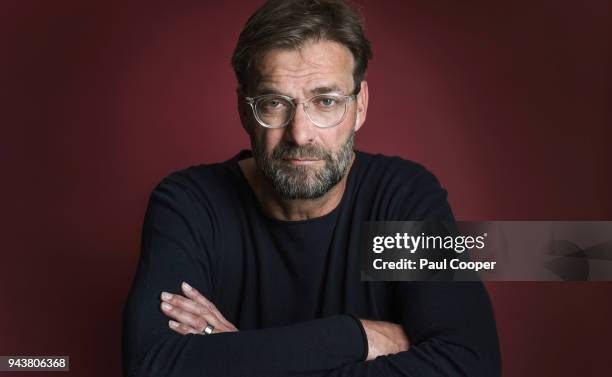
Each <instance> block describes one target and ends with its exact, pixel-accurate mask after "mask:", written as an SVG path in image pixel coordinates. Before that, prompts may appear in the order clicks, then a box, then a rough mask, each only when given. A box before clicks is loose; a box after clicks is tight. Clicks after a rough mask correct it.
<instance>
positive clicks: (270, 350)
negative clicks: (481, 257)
mask: <svg viewBox="0 0 612 377" xmlns="http://www.w3.org/2000/svg"><path fill="white" fill-rule="evenodd" d="M370 57H371V52H370V47H369V43H368V41H367V39H366V38H365V36H364V34H363V30H362V24H361V21H360V18H359V17H358V16H357V15H356V13H355V12H354V11H353V10H352V9H351V8H350V7H348V6H347V5H346V4H344V3H343V2H341V1H331V0H330V1H323V0H319V1H306V0H291V1H270V2H268V3H266V4H265V5H264V6H263V7H261V8H260V9H259V10H258V11H257V12H256V13H255V14H254V15H253V16H252V17H251V18H250V19H249V21H248V22H247V24H246V26H245V29H244V30H243V31H242V33H241V35H240V38H239V40H238V44H237V47H236V49H235V52H234V56H233V59H232V64H233V67H234V70H235V72H236V76H237V78H238V85H239V87H238V91H237V94H238V95H237V101H238V111H239V113H240V118H241V122H242V125H243V127H244V129H245V130H246V132H247V133H248V134H249V136H250V139H251V145H252V152H250V151H243V152H241V153H239V154H238V155H237V156H235V157H234V158H233V159H231V160H229V161H226V162H223V163H218V164H210V165H200V166H195V167H191V168H189V169H186V170H183V171H180V172H177V173H174V174H172V175H170V176H169V177H167V178H166V179H165V180H163V181H162V183H160V185H159V186H158V187H157V188H156V189H155V190H154V192H153V194H152V195H151V199H150V203H149V208H148V211H147V214H146V217H145V222H144V227H143V238H142V254H141V259H140V263H139V266H138V271H137V274H136V277H135V280H134V284H133V287H132V290H131V292H130V296H129V298H128V302H127V305H126V308H125V314H124V315H125V323H124V326H125V327H124V371H125V374H126V375H128V376H468V375H469V376H495V375H499V373H500V371H499V369H500V359H499V349H498V341H497V335H496V329H495V323H494V319H493V315H492V311H491V307H490V303H489V299H488V296H487V294H486V291H485V290H484V288H483V286H482V284H480V283H432V282H429V283H418V282H362V281H361V280H360V257H359V252H358V245H359V236H360V227H361V225H362V223H363V222H364V221H368V220H381V221H382V220H419V219H425V218H428V219H440V220H453V215H452V212H451V209H450V207H449V205H448V203H447V200H446V192H445V190H444V189H442V188H441V187H440V185H439V183H438V181H437V180H436V178H435V177H434V176H433V175H432V174H431V173H429V172H428V171H427V170H425V168H423V167H422V166H421V165H419V164H416V163H413V162H409V161H405V160H402V159H399V158H390V157H386V156H382V155H370V154H367V153H364V152H354V151H353V138H354V134H355V132H356V131H358V130H359V129H360V128H361V127H362V126H363V125H364V122H365V120H366V113H367V108H368V96H369V91H368V85H367V82H366V81H365V80H364V75H365V71H366V68H367V62H368V59H369V58H370Z"/></svg>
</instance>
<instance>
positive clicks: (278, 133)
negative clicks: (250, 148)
mask: <svg viewBox="0 0 612 377" xmlns="http://www.w3.org/2000/svg"><path fill="white" fill-rule="evenodd" d="M255 138H256V140H257V142H258V144H259V146H260V147H261V148H262V149H264V150H265V151H266V152H267V153H270V152H272V150H273V149H274V148H275V147H276V146H277V145H278V144H279V143H280V142H281V140H282V138H283V130H280V129H278V130H275V129H260V130H259V132H257V133H256V135H255Z"/></svg>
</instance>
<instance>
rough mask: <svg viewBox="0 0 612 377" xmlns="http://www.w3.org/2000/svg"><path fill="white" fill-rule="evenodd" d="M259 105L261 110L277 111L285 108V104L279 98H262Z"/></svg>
mask: <svg viewBox="0 0 612 377" xmlns="http://www.w3.org/2000/svg"><path fill="white" fill-rule="evenodd" d="M259 106H260V107H261V109H262V110H263V111H279V110H283V109H285V108H286V106H287V104H286V102H285V101H284V100H281V99H279V98H268V99H264V100H262V101H261V102H260V103H259Z"/></svg>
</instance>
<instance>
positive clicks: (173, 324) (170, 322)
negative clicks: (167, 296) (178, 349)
mask: <svg viewBox="0 0 612 377" xmlns="http://www.w3.org/2000/svg"><path fill="white" fill-rule="evenodd" d="M168 324H169V325H170V327H178V325H179V324H178V322H174V321H173V320H169V321H168Z"/></svg>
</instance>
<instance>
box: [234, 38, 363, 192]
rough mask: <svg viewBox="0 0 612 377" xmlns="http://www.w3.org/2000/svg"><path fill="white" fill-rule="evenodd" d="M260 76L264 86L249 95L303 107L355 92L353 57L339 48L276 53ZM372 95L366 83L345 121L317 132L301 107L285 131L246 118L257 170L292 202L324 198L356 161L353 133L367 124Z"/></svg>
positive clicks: (315, 45)
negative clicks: (293, 100) (284, 99)
mask: <svg viewBox="0 0 612 377" xmlns="http://www.w3.org/2000/svg"><path fill="white" fill-rule="evenodd" d="M258 70H259V77H260V80H259V81H258V82H257V83H256V84H255V85H254V87H253V89H252V90H251V92H250V93H249V95H250V96H252V97H254V96H258V95H262V94H271V93H274V94H283V95H287V96H290V97H293V98H296V99H297V100H298V101H303V100H305V99H308V98H310V97H312V96H314V95H317V94H340V95H350V94H352V92H353V89H354V83H353V56H352V54H351V52H350V51H349V50H348V49H347V48H346V47H344V46H343V45H341V44H338V43H335V42H329V41H318V42H312V43H308V44H306V45H305V46H304V47H302V48H301V49H299V50H272V51H270V52H268V53H267V54H266V55H265V56H264V57H263V58H262V59H261V61H260V64H259V67H258ZM367 94H368V93H367V84H366V83H365V82H363V83H362V90H361V93H360V95H359V97H358V98H357V100H355V101H350V102H349V103H348V106H347V114H346V117H345V118H344V120H343V121H342V122H341V123H340V124H338V125H337V126H335V127H331V128H319V127H317V126H315V125H314V124H313V123H312V122H311V121H310V120H309V119H308V117H307V115H306V113H305V112H304V108H303V105H298V106H297V108H296V112H295V116H294V117H293V120H292V121H291V122H290V123H289V124H288V125H287V126H285V127H284V128H277V129H270V128H265V127H262V126H261V125H259V124H258V123H257V121H256V120H255V118H254V117H253V114H252V113H250V114H248V116H246V117H243V124H244V126H245V128H246V129H247V131H248V132H249V135H250V136H251V146H252V149H253V157H254V159H255V162H256V165H257V167H258V169H259V170H260V171H261V172H262V173H263V175H264V176H265V177H266V179H267V180H268V181H269V182H270V184H271V185H272V187H273V188H274V189H275V190H276V192H277V193H278V194H280V195H281V196H283V197H285V198H290V199H314V198H319V197H321V196H323V195H324V194H325V193H327V192H328V191H329V190H330V189H331V188H332V187H334V186H335V185H336V184H337V183H338V182H339V181H340V180H341V179H342V177H343V176H344V175H345V174H346V172H347V169H348V167H349V166H350V162H351V159H352V157H353V138H354V132H355V131H356V130H357V129H359V128H360V127H361V125H362V124H363V122H364V121H365V110H366V108H367ZM243 109H244V108H243ZM249 111H250V110H249Z"/></svg>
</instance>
